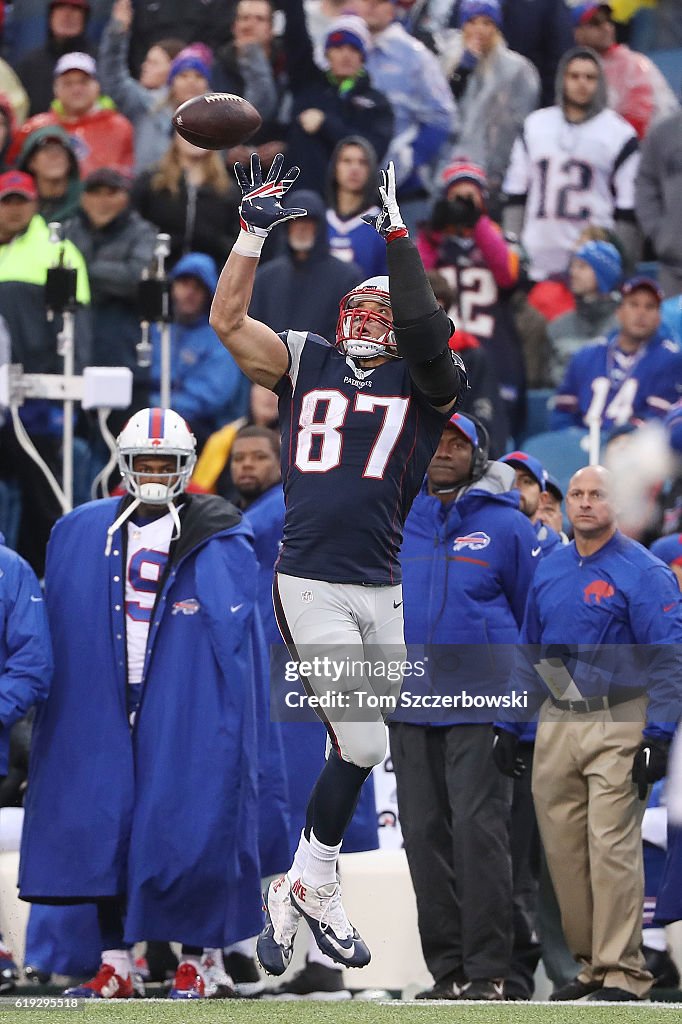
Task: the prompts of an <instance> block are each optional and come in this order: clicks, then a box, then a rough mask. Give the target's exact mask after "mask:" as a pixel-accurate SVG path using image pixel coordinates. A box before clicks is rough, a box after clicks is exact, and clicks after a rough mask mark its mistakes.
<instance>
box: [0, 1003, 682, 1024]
mask: <svg viewBox="0 0 682 1024" xmlns="http://www.w3.org/2000/svg"><path fill="white" fill-rule="evenodd" d="M24 1015H25V1016H24ZM22 1017H23V1019H24V1020H25V1021H26V1024H29V1022H30V1024H91V1022H95V1024H103V1022H105V1021H106V1022H107V1024H108V1022H111V1024H185V1022H187V1024H195V1022H196V1024H209V1022H210V1024H213V1022H221V1021H225V1024H265V1022H268V1024H269V1022H270V1021H273V1022H274V1021H276V1022H277V1024H365V1022H371V1024H432V1022H433V1024H440V1022H448V1024H450V1022H452V1024H673V1021H675V1022H677V1021H679V1020H680V1004H674V1003H668V1004H666V1003H650V1004H649V1003H647V1004H643V1005H641V1006H625V1005H623V1004H612V1005H611V1006H594V1007H591V1006H587V1005H585V1004H578V1005H572V1006H568V1005H562V1006H551V1005H547V1004H542V1003H538V1004H535V1003H494V1004H490V1005H480V1004H475V1005H472V1006H466V1005H464V1004H462V1003H433V1004H430V1005H423V1004H418V1003H398V1002H396V1003H374V1002H363V1001H361V1000H353V1001H351V1002H345V1003H311V1002H274V1001H272V1002H270V1001H267V1002H258V1001H254V1002H250V1001H247V1000H244V1001H243V1002H239V1001H234V1000H223V1001H215V1002H209V1001H206V1002H193V1003H177V1002H175V1003H174V1002H170V1001H165V1000H153V1001H152V1000H147V1001H144V1002H142V1001H140V1002H126V1003H123V1002H121V1003H107V1002H96V1003H84V1004H82V1008H79V1009H77V1010H61V1009H52V1010H49V1009H25V1010H24V1009H16V1008H15V1007H14V1005H13V1001H12V1000H10V999H7V1000H3V1001H2V1003H1V1004H0V1024H4V1022H5V1021H8V1022H9V1021H12V1022H16V1021H21V1019H22Z"/></svg>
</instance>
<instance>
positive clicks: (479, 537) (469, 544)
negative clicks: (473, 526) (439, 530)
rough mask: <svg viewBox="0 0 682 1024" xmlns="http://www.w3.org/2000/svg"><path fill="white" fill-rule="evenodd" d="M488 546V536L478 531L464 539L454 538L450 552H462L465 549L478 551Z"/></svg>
mask: <svg viewBox="0 0 682 1024" xmlns="http://www.w3.org/2000/svg"><path fill="white" fill-rule="evenodd" d="M488 544H490V537H489V536H488V534H487V533H483V532H482V531H481V530H478V531H476V532H475V533H468V534H467V535H466V536H465V537H455V540H454V542H453V545H452V550H453V551H463V550H464V549H465V548H470V549H471V551H480V550H481V549H482V548H487V547H488Z"/></svg>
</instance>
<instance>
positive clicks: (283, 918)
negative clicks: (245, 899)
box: [256, 875, 301, 976]
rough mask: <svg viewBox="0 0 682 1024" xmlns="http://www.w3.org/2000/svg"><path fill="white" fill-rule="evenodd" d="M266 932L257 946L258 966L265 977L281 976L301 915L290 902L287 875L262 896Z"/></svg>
mask: <svg viewBox="0 0 682 1024" xmlns="http://www.w3.org/2000/svg"><path fill="white" fill-rule="evenodd" d="M263 910H264V911H265V915H266V921H265V928H264V929H263V931H262V932H261V933H260V935H259V936H258V940H257V942H256V956H257V957H258V962H259V963H260V965H261V967H262V968H263V970H264V971H266V972H267V974H274V975H276V976H279V975H280V974H284V972H285V971H286V969H287V967H288V966H289V964H290V963H291V955H292V953H293V951H294V939H295V938H296V932H297V931H298V925H299V922H300V920H301V914H300V911H299V910H298V909H297V908H296V907H295V906H294V904H293V902H292V900H291V883H290V882H289V878H288V876H287V875H282V876H281V877H280V878H276V879H275V881H274V882H271V883H270V885H269V886H268V891H267V892H266V893H263Z"/></svg>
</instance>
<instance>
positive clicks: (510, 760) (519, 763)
mask: <svg viewBox="0 0 682 1024" xmlns="http://www.w3.org/2000/svg"><path fill="white" fill-rule="evenodd" d="M518 746H519V737H518V736H517V735H516V733H513V732H509V730H508V729H495V739H494V740H493V761H494V762H495V767H496V768H497V770H498V771H500V772H502V774H503V775H508V776H509V778H510V779H520V778H521V776H522V775H523V773H524V772H525V770H526V762H525V761H524V760H523V758H522V757H518V755H517V750H518Z"/></svg>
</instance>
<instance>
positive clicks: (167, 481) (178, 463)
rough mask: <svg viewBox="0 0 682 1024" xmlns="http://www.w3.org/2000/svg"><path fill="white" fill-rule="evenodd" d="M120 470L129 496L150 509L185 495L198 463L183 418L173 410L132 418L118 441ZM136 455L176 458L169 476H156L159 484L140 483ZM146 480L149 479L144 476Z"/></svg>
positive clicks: (142, 412) (148, 411) (143, 411)
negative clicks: (147, 505)
mask: <svg viewBox="0 0 682 1024" xmlns="http://www.w3.org/2000/svg"><path fill="white" fill-rule="evenodd" d="M116 447H117V449H118V468H119V472H120V474H121V476H122V478H123V483H124V485H125V487H126V490H127V491H128V492H129V494H132V495H133V497H134V498H137V499H138V500H139V501H142V502H144V503H145V504H149V505H167V504H168V503H169V502H171V501H172V500H173V499H174V498H177V496H178V495H179V494H182V493H183V491H184V490H185V488H186V487H187V484H188V483H189V478H190V476H191V475H192V470H193V469H194V466H195V463H196V461H197V456H196V447H197V442H196V438H195V436H194V434H193V433H192V432H191V430H190V429H189V427H188V426H187V424H186V423H185V421H184V420H183V418H182V416H178V414H177V413H176V412H173V410H172V409H141V410H140V412H136V413H135V415H134V416H131V417H130V419H129V420H128V422H127V423H126V425H125V427H124V428H123V430H122V431H121V433H120V434H119V435H118V438H117V439H116ZM136 455H147V456H151V455H163V456H172V457H174V458H175V469H173V470H172V471H171V472H170V473H158V474H154V475H155V476H158V478H159V479H158V481H155V482H154V483H141V482H140V479H141V474H140V473H136V472H135V466H134V463H135V456H136ZM144 476H147V477H148V476H149V473H145V474H144Z"/></svg>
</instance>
